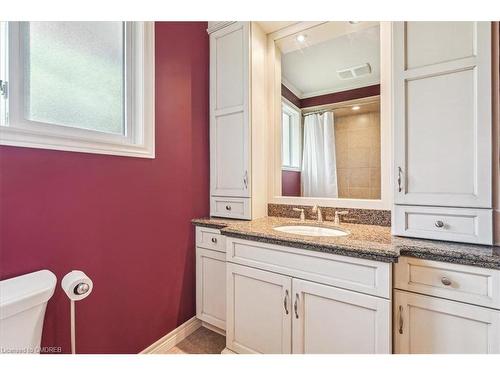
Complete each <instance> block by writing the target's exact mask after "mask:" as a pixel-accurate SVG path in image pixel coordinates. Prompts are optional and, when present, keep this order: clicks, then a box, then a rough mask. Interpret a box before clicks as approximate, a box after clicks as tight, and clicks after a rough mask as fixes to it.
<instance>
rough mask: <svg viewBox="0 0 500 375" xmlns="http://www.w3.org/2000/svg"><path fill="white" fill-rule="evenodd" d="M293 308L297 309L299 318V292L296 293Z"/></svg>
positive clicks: (296, 314)
mask: <svg viewBox="0 0 500 375" xmlns="http://www.w3.org/2000/svg"><path fill="white" fill-rule="evenodd" d="M293 310H294V311H295V318H296V319H299V293H295V302H294V304H293Z"/></svg>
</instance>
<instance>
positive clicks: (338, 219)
mask: <svg viewBox="0 0 500 375" xmlns="http://www.w3.org/2000/svg"><path fill="white" fill-rule="evenodd" d="M348 213H349V211H335V217H334V219H333V224H334V225H340V215H347V214H348Z"/></svg>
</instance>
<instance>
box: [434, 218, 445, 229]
mask: <svg viewBox="0 0 500 375" xmlns="http://www.w3.org/2000/svg"><path fill="white" fill-rule="evenodd" d="M434 225H435V226H436V228H443V227H444V223H443V222H442V221H441V220H437V221H436V222H435V223H434Z"/></svg>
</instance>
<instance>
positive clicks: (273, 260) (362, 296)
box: [226, 237, 392, 354]
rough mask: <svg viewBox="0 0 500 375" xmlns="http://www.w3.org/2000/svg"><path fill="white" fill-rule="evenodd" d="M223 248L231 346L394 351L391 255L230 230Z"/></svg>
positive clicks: (261, 350) (242, 348)
mask: <svg viewBox="0 0 500 375" xmlns="http://www.w3.org/2000/svg"><path fill="white" fill-rule="evenodd" d="M226 251H227V252H226V260H227V263H226V269H227V271H226V272H227V290H228V292H227V314H226V315H227V326H226V345H227V348H228V349H230V350H232V351H234V352H236V353H266V354H270V353H273V354H276V353H284V354H286V353H309V354H314V353H332V354H334V353H386V354H388V353H391V301H390V295H391V287H392V285H391V276H390V274H391V272H392V268H391V264H390V263H384V262H377V261H372V260H364V259H359V258H351V257H345V256H338V255H333V254H325V253H321V252H316V251H311V250H302V249H296V248H289V247H286V246H279V245H272V244H267V243H262V242H254V241H248V240H243V239H237V238H231V237H228V238H227V248H226ZM346 287H347V288H349V289H350V290H348V289H344V288H346ZM361 291H362V292H361ZM367 293H370V294H371V295H370V294H367Z"/></svg>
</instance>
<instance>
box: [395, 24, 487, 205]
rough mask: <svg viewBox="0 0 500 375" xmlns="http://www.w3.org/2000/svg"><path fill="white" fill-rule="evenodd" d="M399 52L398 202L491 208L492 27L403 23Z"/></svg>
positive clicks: (397, 40)
mask: <svg viewBox="0 0 500 375" xmlns="http://www.w3.org/2000/svg"><path fill="white" fill-rule="evenodd" d="M393 53H394V56H393V82H394V142H395V144H394V153H395V155H394V160H395V164H394V181H395V190H394V201H395V203H397V204H412V205H430V206H451V207H476V208H481V207H486V208H489V207H491V148H492V145H491V142H492V138H491V127H492V119H491V24H490V22H395V23H394V25H393ZM398 182H399V183H398Z"/></svg>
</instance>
